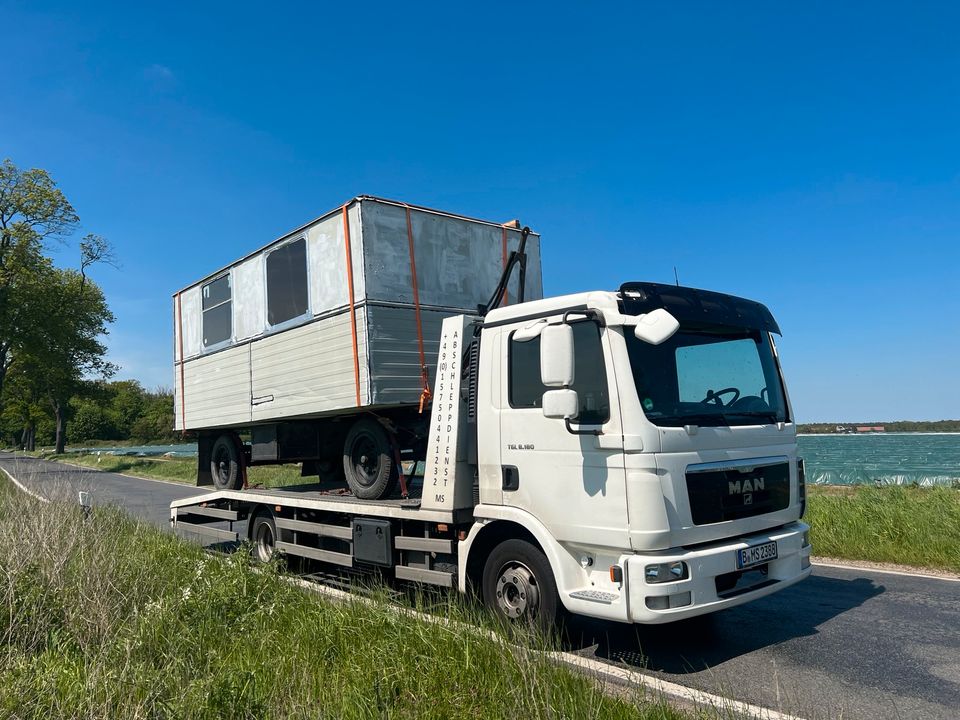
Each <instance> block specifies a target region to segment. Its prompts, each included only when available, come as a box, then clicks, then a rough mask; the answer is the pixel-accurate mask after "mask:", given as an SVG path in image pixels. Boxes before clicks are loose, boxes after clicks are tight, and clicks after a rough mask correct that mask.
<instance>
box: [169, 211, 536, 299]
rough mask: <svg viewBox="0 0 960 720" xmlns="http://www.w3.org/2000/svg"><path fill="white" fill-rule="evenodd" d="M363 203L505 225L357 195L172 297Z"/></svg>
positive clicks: (493, 224)
mask: <svg viewBox="0 0 960 720" xmlns="http://www.w3.org/2000/svg"><path fill="white" fill-rule="evenodd" d="M363 201H370V202H378V203H383V204H385V205H395V206H397V207H408V208H410V209H411V210H419V211H420V212H426V213H430V214H432V215H440V216H443V217H449V218H456V219H458V220H468V221H470V222H475V223H480V224H482V225H490V226H492V227H503V226H504V225H506V224H507V223H497V222H492V221H491V220H481V219H479V218H474V217H470V216H468V215H459V214H457V213H452V212H446V211H445V210H436V209H434V208H428V207H424V206H422V205H413V204H411V203H405V202H403V201H401V200H388V199H387V198H380V197H376V196H374V195H357V196H355V197H352V198H350V199H349V200H347V201H346V202H345V203H342V204H340V205H338V206H337V207H335V208H333V209H332V210H329V211H327V212H325V213H324V214H323V215H320V216H319V217H316V218H314V219H313V220H310V221H309V222H305V223H304V224H303V225H300V226H299V227H297V228H294V229H293V230H290V231H289V232H286V233H284V234H283V235H281V236H280V237H278V238H276V239H275V240H271V241H270V242H268V243H267V244H266V245H263V246H261V247H259V248H257V249H256V250H253V251H252V252H249V253H247V254H246V255H244V256H243V257H240V258H237V259H236V260H234V261H233V262H231V263H228V264H226V265H224V266H223V267H221V268H219V269H218V270H214V271H213V272H211V273H208V274H207V275H204V276H203V277H202V278H200V279H199V280H195V281H194V282H192V283H190V284H189V285H185V286H183V287H182V288H180V289H179V290H177V291H176V292H175V293H173V297H176V296H177V295H179V294H180V293H182V292H184V291H185V290H189V289H190V288H192V287H195V286H197V285H200V284H202V283H205V282H207V281H208V280H212V279H214V278H215V277H217V276H218V275H221V274H223V273H224V272H226V271H227V270H229V269H230V268H232V267H234V266H236V265H239V264H240V263H242V262H243V261H244V260H249V259H250V258H252V257H253V256H254V255H259V254H260V253H262V252H263V251H265V250H267V249H268V248H270V247H272V246H274V245H277V244H279V243H281V242H283V241H284V240H287V239H289V238H290V237H292V236H294V235H297V234H298V233H301V232H303V231H304V230H306V229H307V228H309V227H310V226H311V225H314V224H316V223H318V222H321V221H323V220H326V219H327V218H328V217H331V216H332V215H335V214H336V213H338V212H341V211H342V209H343V207H344V206H347V207H349V206H350V205H352V204H353V203H357V202H363ZM508 222H509V221H508ZM530 234H531V235H535V236H536V237H540V235H539V234H538V233H536V232H533V231H531V233H530Z"/></svg>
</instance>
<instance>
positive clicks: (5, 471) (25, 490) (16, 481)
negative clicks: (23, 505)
mask: <svg viewBox="0 0 960 720" xmlns="http://www.w3.org/2000/svg"><path fill="white" fill-rule="evenodd" d="M0 470H3V472H4V474H5V475H6V476H7V477H8V478H10V481H11V482H12V483H13V484H14V485H16V486H17V487H18V488H20V489H21V490H23V491H24V492H25V493H26V494H27V495H29V496H30V497H32V498H36V499H37V500H39V501H40V502H45V503H48V502H50V500H49V499H47V498H45V497H41V496H40V495H37V494H36V493H35V492H33V491H32V490H30V489H29V488H27V487H25V486H24V485H22V484H21V483H20V481H19V480H17V479H16V478H15V477H14V476H13V475H11V474H10V472H9V471H8V470H7V469H6V468H3V467H0Z"/></svg>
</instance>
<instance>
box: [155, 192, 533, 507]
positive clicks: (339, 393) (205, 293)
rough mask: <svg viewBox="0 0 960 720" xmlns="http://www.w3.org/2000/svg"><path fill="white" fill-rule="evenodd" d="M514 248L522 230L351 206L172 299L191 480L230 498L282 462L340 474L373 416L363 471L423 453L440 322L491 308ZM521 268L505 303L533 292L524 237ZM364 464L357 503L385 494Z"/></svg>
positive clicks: (361, 453) (386, 203)
mask: <svg viewBox="0 0 960 720" xmlns="http://www.w3.org/2000/svg"><path fill="white" fill-rule="evenodd" d="M520 240H521V231H520V229H519V228H518V226H517V223H509V224H498V223H491V222H485V221H481V220H474V219H470V218H465V217H462V216H459V215H453V214H450V213H445V212H440V211H436V210H429V209H426V208H422V207H414V206H410V205H407V204H404V203H399V202H394V201H390V200H382V199H378V198H373V197H367V196H361V197H357V198H354V199H353V200H350V201H349V202H347V203H345V204H344V205H343V206H341V207H340V208H338V209H336V210H333V211H331V212H329V213H327V214H326V215H323V216H321V217H320V218H317V219H316V220H314V221H312V222H310V223H307V224H306V225H304V226H302V227H300V228H297V229H296V230H294V231H292V232H290V233H287V234H286V235H284V236H282V237H280V238H279V239H277V240H275V241H274V242H272V243H270V244H269V245H266V246H265V247H263V248H261V249H260V250H257V251H256V252H253V253H251V254H249V255H247V256H245V257H243V258H241V259H239V260H237V261H236V262H234V263H231V264H230V265H228V266H227V267H225V268H222V269H220V270H218V271H216V272H214V273H211V274H209V275H207V276H206V277H204V278H203V279H202V280H199V281H198V282H196V283H193V284H192V285H190V286H188V287H186V288H184V289H183V290H181V291H179V292H177V293H176V294H175V295H174V297H173V313H174V328H175V337H174V343H175V353H174V376H175V427H176V429H178V430H192V431H198V433H199V448H200V452H199V464H198V482H199V483H200V484H208V483H211V482H212V483H213V484H214V485H216V486H217V487H219V488H238V487H240V485H242V483H243V470H244V469H245V468H246V467H247V466H249V465H257V464H270V463H282V462H304V463H305V464H304V471H305V474H317V475H319V476H320V477H321V478H323V479H336V478H337V477H338V476H342V472H343V471H342V470H341V467H343V465H344V461H343V459H342V456H343V454H344V453H346V454H348V455H349V451H350V448H347V450H346V451H345V450H344V442H345V440H347V439H348V435H349V433H350V431H351V429H352V427H353V425H355V424H356V423H357V421H359V420H363V419H365V417H366V413H369V412H376V413H377V418H378V420H377V421H376V422H373V421H370V420H369V417H366V419H367V420H368V421H367V422H366V423H363V424H364V426H365V427H363V428H360V429H359V430H358V435H357V437H354V438H352V439H353V440H354V441H355V442H354V443H353V445H354V447H353V450H354V451H356V454H357V460H358V461H359V460H360V459H361V458H364V457H369V452H370V451H374V452H376V451H378V450H383V443H384V442H389V443H390V445H391V447H390V448H389V451H390V454H391V455H393V456H396V455H397V451H398V450H399V449H409V448H410V447H415V446H418V445H419V446H422V445H423V443H424V441H425V424H426V423H425V416H423V411H424V410H425V405H426V404H428V403H429V399H430V393H431V388H432V387H433V380H434V374H435V371H436V362H437V345H438V338H439V335H440V326H441V323H442V322H443V320H444V318H447V317H451V316H453V315H459V314H463V313H467V314H470V313H476V312H477V308H478V306H480V305H483V304H484V303H486V302H488V301H489V299H490V293H491V291H492V290H493V289H494V288H495V287H496V286H497V284H498V280H499V279H500V278H501V275H502V274H503V271H504V267H505V265H506V264H507V262H508V259H509V258H510V256H511V254H512V253H513V252H514V251H516V250H517V248H518V246H519V244H520ZM524 259H525V262H524V264H523V266H522V269H521V275H525V277H520V276H519V275H518V276H517V277H514V278H513V279H512V280H511V281H510V283H509V284H508V285H507V287H506V292H505V293H504V294H503V301H504V302H505V303H506V304H510V303H511V302H516V301H517V300H518V299H519V300H536V299H539V298H541V297H542V294H543V290H542V282H541V274H540V239H539V236H537V235H536V234H534V233H529V235H528V236H527V238H526V242H525V253H524ZM521 287H523V288H524V289H525V293H524V296H523V297H519V294H520V288H521ZM377 423H379V424H380V425H382V426H385V430H386V432H387V435H386V436H384V434H383V432H381V431H380V430H379V429H378V428H377V427H376V426H375V425H376V424H377ZM241 431H244V432H249V433H250V434H251V440H250V442H249V443H244V442H242V441H241V439H240V435H239V433H240V432H241ZM364 431H365V432H364ZM386 464H392V463H386ZM362 465H363V463H359V462H358V463H355V464H354V465H350V464H349V463H347V465H346V467H347V480H348V481H350V480H351V479H352V480H354V482H352V483H351V487H353V489H354V491H355V492H356V493H358V494H361V495H363V494H366V495H368V496H369V497H377V496H379V494H381V493H382V492H384V491H385V490H387V489H389V487H390V486H391V483H390V477H389V476H390V474H391V471H390V470H389V469H387V470H386V473H384V472H383V468H380V467H377V468H374V469H373V470H372V471H370V472H364V471H363V468H362V467H361V466H362ZM351 467H353V468H359V471H358V472H356V473H353V475H354V477H351V473H350V468H351ZM367 470H370V468H369V467H368V468H367Z"/></svg>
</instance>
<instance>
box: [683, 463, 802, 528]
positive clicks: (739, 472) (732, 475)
mask: <svg viewBox="0 0 960 720" xmlns="http://www.w3.org/2000/svg"><path fill="white" fill-rule="evenodd" d="M686 477H687V497H688V498H689V499H690V513H691V515H692V516H693V518H692V519H693V524H694V525H709V524H710V523H718V522H723V521H725V520H738V519H740V518H745V517H753V516H754V515H763V514H764V513H769V512H775V511H777V510H783V509H785V508H786V507H787V506H788V505H790V464H789V463H788V462H777V463H772V464H758V465H750V464H748V463H743V462H738V463H736V464H735V465H733V464H732V465H731V467H720V468H716V469H712V468H711V469H706V468H703V469H699V468H696V466H693V467H692V468H688V470H687V476H686Z"/></svg>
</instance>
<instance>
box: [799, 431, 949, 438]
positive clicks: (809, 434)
mask: <svg viewBox="0 0 960 720" xmlns="http://www.w3.org/2000/svg"><path fill="white" fill-rule="evenodd" d="M874 435H960V431H957V430H893V431H890V432H852V433H848V432H844V433H838V432H799V431H798V432H797V437H867V436H874Z"/></svg>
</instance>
